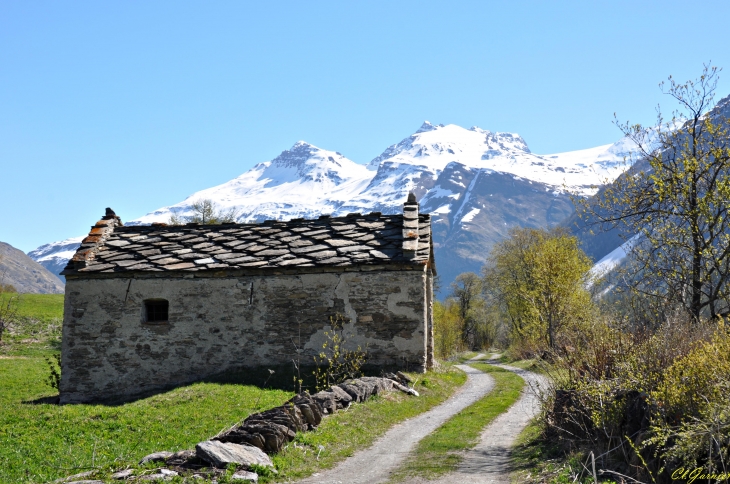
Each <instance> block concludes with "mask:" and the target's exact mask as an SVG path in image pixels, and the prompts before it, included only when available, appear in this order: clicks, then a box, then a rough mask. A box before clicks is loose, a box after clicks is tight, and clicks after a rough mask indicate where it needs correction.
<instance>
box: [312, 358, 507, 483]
mask: <svg viewBox="0 0 730 484" xmlns="http://www.w3.org/2000/svg"><path fill="white" fill-rule="evenodd" d="M483 356H484V355H481V354H480V355H477V356H476V358H481V357H483ZM472 361H474V360H470V361H468V362H467V363H471V362H472ZM457 368H460V369H461V370H463V371H464V372H466V375H467V380H466V383H465V384H464V385H463V386H462V387H461V388H460V389H459V390H458V391H457V392H456V393H455V394H454V395H452V396H451V397H450V398H449V399H448V400H446V401H445V402H444V403H442V404H440V405H438V406H436V407H434V408H432V409H431V410H429V411H428V412H425V413H422V414H421V415H418V416H417V417H413V418H411V419H408V420H405V421H403V422H401V423H400V424H397V425H395V426H394V427H393V428H391V429H390V430H388V431H387V432H386V433H385V434H383V435H382V436H381V437H380V438H379V439H377V440H376V441H375V443H374V444H373V445H371V446H370V447H369V448H367V449H364V450H361V451H358V452H356V453H355V454H354V455H353V456H352V457H348V458H347V459H345V460H344V461H342V462H340V463H339V464H338V465H337V466H335V467H334V468H332V469H329V470H327V471H323V472H320V473H317V474H314V475H312V476H311V477H308V478H307V479H304V480H302V481H297V482H298V483H301V484H305V483H306V484H310V483H311V484H314V483H317V484H340V483H342V484H345V483H347V484H360V483H362V484H365V483H367V484H374V483H377V482H384V481H386V480H388V477H389V475H390V473H391V472H392V471H393V470H395V469H396V468H397V466H398V465H399V464H400V463H401V462H403V459H405V458H406V457H407V456H408V454H409V453H410V452H411V451H412V450H413V449H414V448H415V446H416V444H417V443H418V442H419V441H420V440H421V439H422V438H424V437H425V436H427V435H428V434H430V433H431V432H433V431H434V430H436V429H437V428H439V427H440V426H441V425H443V424H444V422H446V421H447V420H448V419H450V418H451V417H452V416H454V415H456V414H457V413H459V412H460V411H462V410H463V409H465V408H466V407H468V406H469V405H471V404H472V403H474V402H476V401H477V400H479V399H480V398H482V397H483V396H484V395H486V394H487V393H489V391H490V390H491V389H492V388H493V387H494V379H493V378H492V377H490V376H489V375H488V374H486V373H483V372H481V371H479V370H475V369H474V368H472V367H470V366H466V365H457Z"/></svg>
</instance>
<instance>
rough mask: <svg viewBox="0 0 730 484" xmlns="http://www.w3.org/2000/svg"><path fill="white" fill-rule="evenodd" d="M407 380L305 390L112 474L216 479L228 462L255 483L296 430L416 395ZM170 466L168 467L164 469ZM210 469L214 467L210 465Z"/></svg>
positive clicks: (74, 483) (80, 483) (72, 483)
mask: <svg viewBox="0 0 730 484" xmlns="http://www.w3.org/2000/svg"><path fill="white" fill-rule="evenodd" d="M409 383H411V379H410V378H409V377H408V376H406V375H404V374H403V373H401V372H397V373H395V374H393V373H389V374H386V375H385V377H383V378H379V377H361V378H357V379H353V380H347V381H345V382H344V383H340V384H339V385H334V386H332V387H330V388H329V389H327V390H323V391H321V392H318V393H315V394H314V395H309V393H307V392H303V393H300V394H298V395H295V396H294V397H292V398H291V399H290V400H288V401H287V402H286V403H284V404H283V405H280V406H278V407H275V408H272V409H270V410H266V411H264V412H260V413H255V414H253V415H250V416H249V417H248V418H246V420H244V421H243V423H241V425H237V426H234V427H232V428H231V429H229V430H227V431H225V432H223V433H221V434H219V435H217V436H215V437H213V438H211V439H210V440H206V441H205V442H200V443H199V444H197V445H196V446H195V450H182V451H180V452H175V453H172V452H166V451H162V452H155V453H153V454H149V455H147V456H145V457H144V458H143V459H142V460H141V461H140V462H139V464H140V465H145V464H148V463H160V464H163V465H164V467H162V468H160V469H157V470H156V471H154V473H148V474H144V475H135V472H134V471H133V470H132V469H125V470H121V471H119V472H116V473H114V474H112V476H111V477H112V479H117V480H139V481H144V480H155V479H161V480H171V479H172V477H173V476H177V475H179V474H180V473H181V472H187V471H193V472H194V475H193V477H195V476H198V477H203V478H215V477H216V476H217V475H218V474H219V473H220V472H221V471H220V469H226V468H227V466H228V465H229V464H235V465H237V466H238V467H239V468H240V469H241V470H239V471H238V472H236V473H235V474H234V475H233V476H232V477H231V478H232V479H233V480H240V481H242V482H243V481H247V482H258V476H257V474H256V473H254V472H248V470H250V469H251V467H252V466H260V467H268V468H270V469H271V471H272V472H274V473H275V472H276V471H275V470H274V464H273V463H272V461H271V458H270V457H269V456H268V455H267V454H274V453H277V452H280V451H281V450H282V449H283V448H284V446H286V444H288V443H289V442H291V441H292V440H294V438H295V437H296V433H297V432H306V431H310V430H314V429H316V428H317V426H318V425H319V424H320V423H321V422H322V418H323V417H324V416H325V415H330V414H333V413H335V412H336V411H337V410H341V409H343V408H347V407H349V406H350V404H352V403H353V402H357V403H359V402H364V401H365V400H367V399H368V398H370V397H372V396H374V395H379V394H381V393H384V392H387V391H391V390H399V391H402V392H404V393H408V394H410V395H415V396H418V392H417V391H416V390H414V389H412V388H409V387H408V384H409ZM168 468H170V469H168ZM211 468H212V469H211ZM93 474H94V472H93V471H92V472H87V473H84V474H77V475H76V476H70V477H67V478H65V479H59V480H58V481H56V482H59V483H60V482H64V483H67V484H97V483H98V484H101V481H95V480H74V478H76V479H78V478H79V477H86V476H91V475H93Z"/></svg>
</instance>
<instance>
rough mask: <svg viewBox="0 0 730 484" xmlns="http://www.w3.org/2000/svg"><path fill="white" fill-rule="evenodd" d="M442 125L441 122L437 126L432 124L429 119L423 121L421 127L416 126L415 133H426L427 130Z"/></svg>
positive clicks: (441, 126)
mask: <svg viewBox="0 0 730 484" xmlns="http://www.w3.org/2000/svg"><path fill="white" fill-rule="evenodd" d="M443 127H444V125H443V124H439V125H438V126H434V125H433V124H431V123H430V122H429V121H424V122H423V124H422V125H421V127H420V128H418V131H416V134H418V133H426V132H428V131H433V130H434V129H437V128H443Z"/></svg>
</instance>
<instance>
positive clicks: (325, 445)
mask: <svg viewBox="0 0 730 484" xmlns="http://www.w3.org/2000/svg"><path fill="white" fill-rule="evenodd" d="M21 304H22V317H21V318H19V319H20V322H19V323H16V324H15V325H14V326H13V328H12V332H11V334H9V335H7V339H5V338H4V340H5V343H3V345H2V346H0V483H3V484H4V483H41V482H49V481H52V480H54V479H58V478H61V477H65V476H69V475H72V474H76V473H79V472H82V471H86V470H90V469H97V470H98V472H97V475H95V476H94V478H97V479H99V478H100V479H103V480H107V479H108V476H109V473H110V472H111V471H112V470H115V469H120V468H125V467H126V466H135V465H136V464H137V462H138V461H139V459H140V458H142V457H143V456H145V455H147V454H149V453H151V452H155V451H160V450H169V451H176V450H183V449H190V448H194V446H195V444H196V443H198V442H200V441H202V440H205V439H207V438H209V437H211V436H213V435H215V434H217V433H218V432H219V431H220V430H222V429H224V428H228V427H230V426H231V425H233V424H235V423H236V422H238V421H240V420H242V419H244V418H245V417H247V416H248V415H249V414H251V413H253V412H255V411H260V410H264V409H267V408H271V407H274V406H277V405H280V404H281V403H283V402H284V401H286V400H287V399H288V398H290V397H291V396H292V395H293V392H287V391H282V390H274V389H261V388H258V387H255V386H252V385H242V384H233V383H195V384H192V385H188V386H185V387H181V388H177V389H174V390H171V391H168V392H165V393H160V394H158V395H155V396H152V397H149V398H145V399H141V400H137V401H135V402H131V403H127V404H124V405H117V406H106V405H64V406H59V405H54V404H48V403H32V402H33V401H37V400H39V399H42V398H44V397H52V396H54V395H55V394H56V392H55V390H53V389H52V388H51V387H50V386H48V384H47V383H46V379H47V377H48V374H49V370H48V366H47V363H46V362H45V360H44V357H46V356H49V355H51V354H53V353H54V352H57V347H58V346H57V342H58V338H60V332H59V331H60V316H61V313H62V307H63V298H62V296H60V297H59V296H56V295H50V296H43V295H41V296H36V295H33V297H27V298H25V297H24V298H23V299H22V300H21ZM49 327H52V328H56V329H57V330H58V331H55V330H54V331H49V330H48V328H49ZM44 328H45V329H44ZM417 377H418V378H419V380H418V382H419V383H418V387H417V388H418V391H419V392H420V393H421V397H419V398H414V397H410V396H407V395H405V394H401V393H398V392H396V393H391V394H387V395H385V396H381V397H376V398H374V399H372V400H370V401H368V402H366V403H364V404H358V405H354V406H353V407H352V408H350V409H349V410H348V411H343V412H339V413H337V414H335V415H334V416H331V417H327V418H326V419H325V420H324V421H323V422H322V424H321V425H320V427H319V428H318V429H317V430H316V431H314V432H307V433H303V434H299V435H298V436H297V439H296V441H295V442H296V444H297V445H296V446H295V445H293V443H292V444H290V445H289V447H288V448H287V449H285V450H284V451H283V452H282V453H281V454H279V455H276V456H273V460H274V463H275V465H276V467H277V469H278V471H279V474H278V476H277V477H276V480H277V481H281V482H286V481H288V480H291V479H294V478H298V477H303V476H307V475H310V474H312V473H313V472H316V471H318V470H320V469H324V468H328V467H331V466H333V465H334V464H335V463H336V462H338V461H339V460H342V459H344V458H345V457H347V456H349V455H352V454H353V453H354V452H355V451H356V450H357V449H359V448H362V447H365V446H367V445H369V444H370V443H371V442H373V441H374V440H375V439H376V438H377V437H378V436H379V435H381V434H382V433H383V432H385V431H386V430H387V429H388V428H390V427H391V426H392V425H393V424H395V423H397V422H400V421H402V420H404V419H406V418H409V417H412V416H415V415H417V414H419V413H421V412H423V411H426V410H428V409H429V408H431V407H433V406H434V405H437V404H438V403H440V402H442V401H444V400H445V399H446V398H448V396H449V395H451V394H452V393H453V392H454V391H455V390H456V388H457V387H458V386H460V385H462V384H463V383H464V381H466V375H465V374H464V373H463V372H461V371H458V370H456V369H453V368H450V367H445V369H444V370H441V371H439V372H435V373H429V374H428V375H417ZM320 446H322V450H321V451H320ZM109 482H112V481H109Z"/></svg>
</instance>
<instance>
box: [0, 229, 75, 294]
mask: <svg viewBox="0 0 730 484" xmlns="http://www.w3.org/2000/svg"><path fill="white" fill-rule="evenodd" d="M0 282H1V283H2V284H10V285H12V286H13V287H15V289H16V290H17V291H18V292H20V293H35V294H56V293H62V292H63V290H64V286H63V283H62V282H61V281H60V280H59V279H58V278H57V277H56V276H54V275H53V274H52V273H51V272H49V271H48V270H47V269H46V268H45V267H43V266H42V265H40V264H39V263H37V262H36V261H34V260H33V259H31V258H30V257H28V256H27V255H25V254H24V253H23V251H21V250H18V249H16V248H15V247H13V246H12V245H10V244H6V243H5V242H0Z"/></svg>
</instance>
